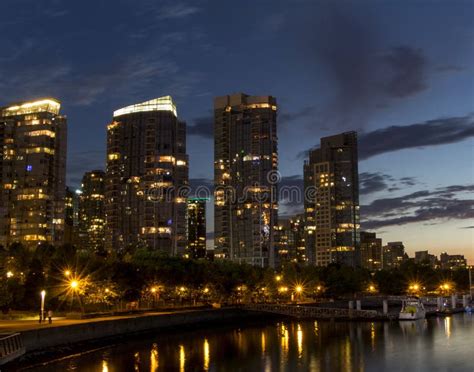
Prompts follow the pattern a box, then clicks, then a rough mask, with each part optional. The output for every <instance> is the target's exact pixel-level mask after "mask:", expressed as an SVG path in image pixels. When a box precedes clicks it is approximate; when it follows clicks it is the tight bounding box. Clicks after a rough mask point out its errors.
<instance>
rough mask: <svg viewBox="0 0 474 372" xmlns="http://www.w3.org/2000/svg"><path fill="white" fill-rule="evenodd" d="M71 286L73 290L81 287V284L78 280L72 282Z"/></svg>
mask: <svg viewBox="0 0 474 372" xmlns="http://www.w3.org/2000/svg"><path fill="white" fill-rule="evenodd" d="M69 286H70V287H71V288H72V289H77V288H78V287H79V282H78V281H77V280H71V283H69Z"/></svg>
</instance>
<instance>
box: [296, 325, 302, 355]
mask: <svg viewBox="0 0 474 372" xmlns="http://www.w3.org/2000/svg"><path fill="white" fill-rule="evenodd" d="M296 343H297V346H298V359H300V358H301V357H302V356H303V330H302V329H301V324H298V326H297V330H296Z"/></svg>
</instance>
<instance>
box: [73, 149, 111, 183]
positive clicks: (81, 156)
mask: <svg viewBox="0 0 474 372" xmlns="http://www.w3.org/2000/svg"><path fill="white" fill-rule="evenodd" d="M94 169H105V152H104V151H99V150H96V151H79V152H73V153H71V154H68V159H67V184H68V185H69V186H74V187H79V186H80V184H81V181H82V176H83V175H84V173H85V172H88V171H91V170H94Z"/></svg>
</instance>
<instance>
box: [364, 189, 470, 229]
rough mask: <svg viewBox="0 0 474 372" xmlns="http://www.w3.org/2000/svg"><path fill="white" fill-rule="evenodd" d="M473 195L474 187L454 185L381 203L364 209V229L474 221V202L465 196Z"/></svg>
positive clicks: (365, 206)
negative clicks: (419, 223)
mask: <svg viewBox="0 0 474 372" xmlns="http://www.w3.org/2000/svg"><path fill="white" fill-rule="evenodd" d="M453 190H455V192H454V191H453ZM473 191H474V185H453V186H447V187H440V188H437V189H435V190H433V191H428V190H422V191H417V192H414V193H411V194H407V195H404V196H400V197H396V198H384V199H377V200H374V201H373V202H372V203H370V204H369V205H364V206H362V207H361V216H362V225H363V228H364V229H379V228H381V227H385V226H394V225H406V224H409V223H416V222H425V223H428V222H429V223H432V224H435V223H438V222H439V221H443V220H444V221H445V220H464V219H472V218H474V200H473V199H466V198H465V197H464V196H465V195H467V196H469V195H470V194H472V192H473Z"/></svg>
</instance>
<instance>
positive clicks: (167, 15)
mask: <svg viewBox="0 0 474 372" xmlns="http://www.w3.org/2000/svg"><path fill="white" fill-rule="evenodd" d="M155 4H156V3H155ZM157 8H158V11H157V18H158V19H177V18H185V17H188V16H190V15H193V14H195V13H197V12H199V11H200V9H199V8H198V7H196V6H193V5H188V4H185V3H174V4H168V5H166V6H163V7H157Z"/></svg>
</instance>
